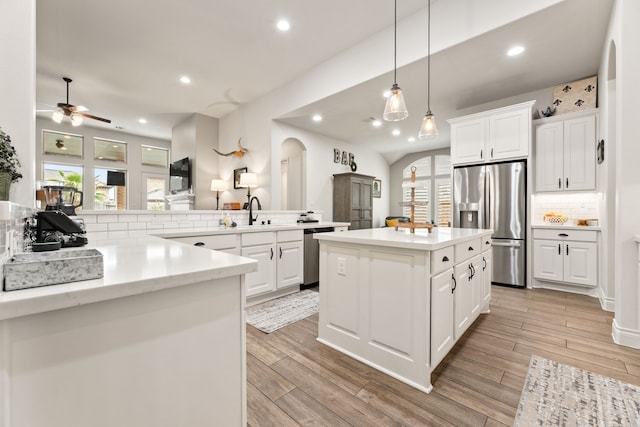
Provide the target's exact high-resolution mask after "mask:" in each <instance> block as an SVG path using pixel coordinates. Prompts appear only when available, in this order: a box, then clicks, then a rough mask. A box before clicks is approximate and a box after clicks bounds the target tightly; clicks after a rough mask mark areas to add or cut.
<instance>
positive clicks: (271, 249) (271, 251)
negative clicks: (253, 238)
mask: <svg viewBox="0 0 640 427" xmlns="http://www.w3.org/2000/svg"><path fill="white" fill-rule="evenodd" d="M269 259H273V248H271V258H269Z"/></svg>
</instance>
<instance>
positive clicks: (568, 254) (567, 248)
mask: <svg viewBox="0 0 640 427" xmlns="http://www.w3.org/2000/svg"><path fill="white" fill-rule="evenodd" d="M566 248H567V255H569V245H567V246H566Z"/></svg>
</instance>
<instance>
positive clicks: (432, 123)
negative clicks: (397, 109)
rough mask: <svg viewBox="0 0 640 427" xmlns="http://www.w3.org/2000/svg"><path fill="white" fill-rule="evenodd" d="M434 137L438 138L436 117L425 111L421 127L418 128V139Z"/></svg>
mask: <svg viewBox="0 0 640 427" xmlns="http://www.w3.org/2000/svg"><path fill="white" fill-rule="evenodd" d="M436 136H438V128H437V126H436V117H435V116H434V115H433V114H432V113H431V111H427V114H425V115H424V119H422V126H421V127H420V133H419V134H418V138H420V139H430V138H435V137H436Z"/></svg>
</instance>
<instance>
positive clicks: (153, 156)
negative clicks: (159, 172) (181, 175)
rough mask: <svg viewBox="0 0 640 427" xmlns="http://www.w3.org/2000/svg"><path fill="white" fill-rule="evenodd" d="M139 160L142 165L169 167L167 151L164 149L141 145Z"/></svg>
mask: <svg viewBox="0 0 640 427" xmlns="http://www.w3.org/2000/svg"><path fill="white" fill-rule="evenodd" d="M140 158H141V159H142V164H143V165H147V166H158V167H162V168H168V167H169V150H167V149H166V148H158V147H151V146H149V145H143V146H142V154H141V156H140Z"/></svg>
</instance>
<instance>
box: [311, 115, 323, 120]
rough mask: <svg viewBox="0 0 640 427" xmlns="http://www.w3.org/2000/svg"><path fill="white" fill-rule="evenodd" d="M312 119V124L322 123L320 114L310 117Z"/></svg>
mask: <svg viewBox="0 0 640 427" xmlns="http://www.w3.org/2000/svg"><path fill="white" fill-rule="evenodd" d="M312 119H313V121H314V122H321V121H322V116H321V115H320V114H315V115H314V116H313V117H312Z"/></svg>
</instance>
